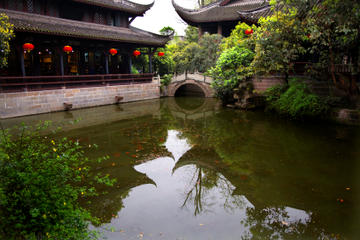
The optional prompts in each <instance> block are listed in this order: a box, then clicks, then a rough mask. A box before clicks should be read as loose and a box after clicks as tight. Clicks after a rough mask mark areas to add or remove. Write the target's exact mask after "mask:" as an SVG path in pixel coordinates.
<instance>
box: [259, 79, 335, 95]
mask: <svg viewBox="0 0 360 240" xmlns="http://www.w3.org/2000/svg"><path fill="white" fill-rule="evenodd" d="M291 77H296V78H297V79H301V80H303V81H304V82H306V83H308V86H309V87H310V89H311V90H312V91H313V92H314V93H316V94H318V95H320V96H329V94H330V93H331V92H332V91H333V90H334V87H333V84H331V83H329V82H323V81H322V82H320V81H314V80H312V79H310V78H309V77H306V76H290V77H289V78H291ZM252 82H253V86H254V90H256V91H257V92H259V93H262V92H265V90H266V89H268V88H270V87H272V86H274V85H277V84H284V83H285V80H284V77H283V76H273V75H270V76H256V77H254V78H253V80H252Z"/></svg>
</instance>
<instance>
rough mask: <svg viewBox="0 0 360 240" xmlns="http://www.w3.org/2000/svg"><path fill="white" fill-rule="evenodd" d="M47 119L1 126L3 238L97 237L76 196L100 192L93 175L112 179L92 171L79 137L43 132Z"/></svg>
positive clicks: (0, 233) (0, 236)
mask: <svg viewBox="0 0 360 240" xmlns="http://www.w3.org/2000/svg"><path fill="white" fill-rule="evenodd" d="M46 125H47V124H42V125H38V126H37V127H27V126H21V127H18V128H17V129H16V130H15V132H18V133H19V134H16V135H15V136H12V135H11V134H10V133H9V130H4V129H3V130H2V131H1V132H0V239H8V240H12V239H26V240H36V239H72V240H77V239H79V240H80V239H81V240H84V239H97V237H98V236H97V233H96V232H93V231H89V230H88V224H89V222H90V221H96V219H94V218H92V217H91V216H90V214H89V212H88V211H87V210H85V209H82V208H80V207H79V205H78V198H82V197H86V196H90V195H96V190H95V188H94V187H93V186H91V181H92V183H93V184H95V183H100V182H101V183H105V184H108V185H112V184H113V182H114V181H113V180H110V179H109V177H108V176H91V174H90V171H89V170H90V168H89V167H88V163H89V161H90V160H89V159H88V158H86V157H85V156H84V151H83V149H82V147H81V146H80V145H79V143H78V142H77V141H70V140H68V139H66V138H63V139H60V140H55V138H53V137H51V135H41V134H40V132H41V131H42V130H44V127H46ZM98 160H99V161H100V160H101V159H98Z"/></svg>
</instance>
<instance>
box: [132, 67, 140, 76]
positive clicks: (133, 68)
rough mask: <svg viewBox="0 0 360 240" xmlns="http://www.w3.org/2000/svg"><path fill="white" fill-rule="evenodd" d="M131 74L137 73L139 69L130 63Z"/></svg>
mask: <svg viewBox="0 0 360 240" xmlns="http://www.w3.org/2000/svg"><path fill="white" fill-rule="evenodd" d="M131 74H139V71H138V70H137V69H136V67H135V66H134V65H131Z"/></svg>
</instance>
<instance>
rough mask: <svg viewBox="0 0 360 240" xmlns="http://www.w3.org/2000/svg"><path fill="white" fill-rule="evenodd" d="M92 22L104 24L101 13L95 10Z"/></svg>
mask: <svg viewBox="0 0 360 240" xmlns="http://www.w3.org/2000/svg"><path fill="white" fill-rule="evenodd" d="M94 22H95V23H100V24H104V23H105V17H104V15H103V14H102V13H99V12H96V13H95V16H94Z"/></svg>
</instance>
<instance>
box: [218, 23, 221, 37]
mask: <svg viewBox="0 0 360 240" xmlns="http://www.w3.org/2000/svg"><path fill="white" fill-rule="evenodd" d="M217 34H219V35H222V25H221V23H218V25H217Z"/></svg>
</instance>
